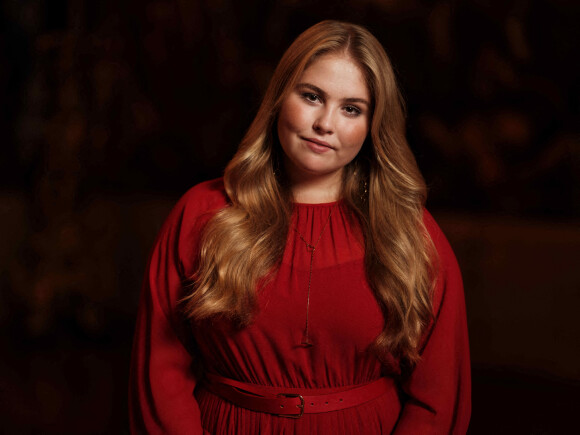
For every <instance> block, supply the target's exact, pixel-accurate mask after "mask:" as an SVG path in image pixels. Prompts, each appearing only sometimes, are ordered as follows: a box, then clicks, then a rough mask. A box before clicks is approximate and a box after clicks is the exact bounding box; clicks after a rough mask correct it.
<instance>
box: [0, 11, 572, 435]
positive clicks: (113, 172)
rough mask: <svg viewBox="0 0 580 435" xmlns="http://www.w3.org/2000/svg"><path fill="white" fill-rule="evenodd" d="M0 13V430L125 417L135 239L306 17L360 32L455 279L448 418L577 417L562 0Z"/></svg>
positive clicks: (214, 169) (262, 80)
mask: <svg viewBox="0 0 580 435" xmlns="http://www.w3.org/2000/svg"><path fill="white" fill-rule="evenodd" d="M0 8H1V9H0V26H1V27H0V111H1V114H0V328H1V329H0V330H1V331H2V332H1V334H0V349H1V350H0V355H1V356H0V433H7V434H12V433H15V434H16V433H18V434H24V433H30V434H33V433H43V434H51V433H125V432H127V431H128V425H127V416H126V415H127V403H126V401H127V393H126V390H127V375H128V366H129V357H130V348H131V341H132V334H133V328H134V326H133V323H134V317H135V312H136V307H137V303H138V297H139V289H140V282H141V277H142V273H143V270H144V267H145V263H146V259H147V255H148V252H149V250H150V248H151V245H152V243H153V239H154V237H155V234H156V231H157V230H158V228H159V226H160V224H161V222H162V221H163V219H164V217H165V216H166V214H167V213H168V211H169V210H170V208H171V206H172V205H173V204H174V203H175V201H176V199H177V198H178V197H179V196H180V195H181V194H182V193H183V192H184V191H185V190H186V189H187V188H189V187H190V186H192V185H193V184H195V183H197V182H199V181H202V180H205V179H208V178H213V177H216V176H219V175H220V174H221V172H222V170H223V168H224V165H225V163H226V162H227V161H228V160H229V159H230V157H231V156H232V154H233V152H234V150H235V148H236V146H237V143H238V142H239V140H240V139H241V137H242V135H243V134H244V131H245V129H246V128H247V126H248V125H249V123H250V121H251V119H252V118H253V116H254V114H255V112H256V110H257V108H258V105H259V102H260V99H261V96H262V93H263V91H264V90H265V87H266V85H267V82H268V80H269V78H270V76H271V74H272V72H273V69H274V67H275V65H276V62H277V61H278V59H279V58H280V56H281V55H282V53H283V51H284V50H285V49H286V48H287V46H288V45H289V44H290V42H291V41H292V40H293V39H294V38H295V37H296V36H297V35H298V34H299V33H300V32H301V31H303V30H304V29H306V28H307V27H308V26H310V25H312V24H314V23H316V22H318V21H320V20H322V19H326V18H338V19H346V20H350V21H353V22H356V23H360V24H363V25H365V26H367V27H368V28H369V29H370V30H371V31H372V32H373V33H374V34H375V35H376V36H377V37H378V38H379V40H380V41H381V42H382V43H383V44H384V46H385V48H386V50H387V52H388V53H389V54H390V56H391V58H392V60H393V62H394V64H395V66H396V69H397V73H398V75H399V79H400V83H401V86H402V89H403V92H404V94H405V96H406V99H407V101H408V112H409V117H408V134H409V140H410V144H411V147H412V149H413V151H414V152H415V155H416V156H417V159H418V162H419V165H420V167H421V169H422V171H423V173H424V175H425V177H426V179H427V182H428V184H429V187H430V198H429V201H428V207H429V208H430V209H431V211H432V212H433V214H434V215H435V217H436V219H437V220H438V221H439V223H440V225H441V226H442V227H443V229H444V231H445V232H446V234H447V235H448V238H449V239H450V241H451V244H452V246H453V247H454V249H455V251H456V254H457V257H458V260H459V263H460V265H461V267H462V271H463V274H464V281H465V289H466V301H467V308H468V317H469V327H470V339H471V352H472V360H473V405H474V409H473V417H472V423H471V428H470V433H473V434H488V433H506V434H551V433H554V434H556V433H568V432H574V431H575V429H574V428H577V427H578V424H577V423H576V420H575V419H574V417H575V414H576V413H577V412H578V409H580V400H579V398H578V397H579V393H580V388H579V387H580V345H579V343H580V328H579V326H578V322H577V318H578V311H579V307H580V278H579V273H578V262H579V261H578V260H579V258H580V255H579V254H580V225H579V224H580V219H579V218H580V175H579V174H580V171H579V169H580V165H579V163H580V147H579V143H580V132H579V129H580V128H579V126H580V122H579V121H580V119H579V118H580V111H579V94H580V92H579V91H580V89H579V87H580V85H579V78H580V63H579V62H578V61H577V57H578V53H579V52H580V38H579V37H580V34H579V33H580V32H579V30H578V29H579V28H580V26H578V25H577V23H578V19H579V18H580V13H579V12H580V6H579V4H578V2H574V1H564V0H558V1H540V0H508V1H498V0H487V1H486V0H468V1H453V0H448V1H444V0H433V1H419V0H404V1H403V0H390V1H378V0H375V1H373V0H366V1H348V2H347V1H341V0H336V1H310V2H300V1H297V0H283V1H277V2H268V1H244V2H241V1H234V0H213V1H209V0H199V1H193V0H165V1H162V0H156V1H151V0H148V1H137V0H129V1H125V2H117V1H112V0H105V1H98V2H97V1H86V0H53V1H48V0H45V1H42V0H5V1H4V2H3V3H2V6H1V7H0ZM434 375H436V374H434ZM576 430H577V429H576Z"/></svg>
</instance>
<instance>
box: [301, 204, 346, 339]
mask: <svg viewBox="0 0 580 435" xmlns="http://www.w3.org/2000/svg"><path fill="white" fill-rule="evenodd" d="M337 205H338V202H337V203H336V204H334V205H333V206H332V209H331V210H330V213H329V214H328V219H326V223H325V224H324V226H323V227H322V230H321V231H320V234H319V235H318V239H316V242H315V243H314V244H312V243H310V242H309V241H308V240H306V238H305V237H304V236H303V235H302V233H301V232H300V231H298V228H296V226H294V231H296V233H297V234H298V236H300V240H302V241H303V242H304V244H305V245H306V250H307V251H308V252H309V253H310V269H309V272H308V291H307V293H306V295H307V296H306V324H305V325H304V334H303V336H302V342H301V343H300V344H301V345H302V346H304V347H311V346H313V345H314V344H313V343H312V342H311V341H310V338H309V336H308V316H309V313H310V287H311V284H312V265H313V264H314V253H315V252H316V247H317V246H318V243H319V242H320V239H321V238H322V234H324V230H326V227H327V226H328V223H329V222H330V217H331V216H332V212H333V211H334V209H335V208H336V206H337Z"/></svg>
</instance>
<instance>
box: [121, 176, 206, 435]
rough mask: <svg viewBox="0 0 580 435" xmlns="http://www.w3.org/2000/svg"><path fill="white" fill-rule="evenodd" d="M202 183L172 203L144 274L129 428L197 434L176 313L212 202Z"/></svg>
mask: <svg viewBox="0 0 580 435" xmlns="http://www.w3.org/2000/svg"><path fill="white" fill-rule="evenodd" d="M206 190H207V183H206V184H204V185H198V186H196V187H194V188H193V189H192V190H190V191H189V192H188V193H187V194H186V195H185V196H184V197H183V198H182V199H181V200H180V201H179V203H178V204H177V205H176V206H175V208H174V209H173V211H172V212H171V214H170V215H169V217H168V218H167V220H166V222H165V223H164V225H163V227H162V229H161V232H160V234H159V236H158V238H157V241H156V243H155V247H154V249H153V252H152V254H151V260H150V262H149V266H148V268H147V272H146V274H145V281H144V284H143V290H142V293H141V300H140V304H139V310H138V314H137V325H136V330H135V338H134V342H133V353H132V358H131V373H130V384H129V414H130V426H131V433H139V434H144V433H147V434H161V433H164V434H203V430H202V427H201V420H200V410H199V406H198V404H197V402H196V400H195V397H194V395H193V390H194V388H195V385H196V379H195V376H194V374H193V371H192V367H191V365H192V363H193V358H192V352H191V351H192V349H193V345H194V344H193V339H192V338H191V334H190V333H188V327H187V326H186V323H185V321H184V319H183V316H182V315H181V313H180V310H179V307H178V301H179V300H180V299H181V298H182V297H183V293H182V292H183V287H182V284H183V281H184V279H185V278H187V277H188V276H189V275H190V274H191V270H190V269H191V267H192V266H191V265H192V264H193V263H194V258H195V256H196V253H197V241H198V240H199V234H198V233H199V228H201V227H200V221H207V218H206V216H205V215H206V214H207V213H205V211H204V210H208V209H210V208H211V207H212V205H213V204H212V203H213V202H214V201H212V197H215V195H209V194H208V193H207V192H206Z"/></svg>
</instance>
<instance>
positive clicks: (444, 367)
mask: <svg viewBox="0 0 580 435" xmlns="http://www.w3.org/2000/svg"><path fill="white" fill-rule="evenodd" d="M425 224H426V226H427V229H428V231H429V233H430V234H431V237H432V239H433V242H434V243H435V247H436V249H437V252H438V253H439V262H440V265H439V267H440V269H439V277H438V282H437V287H436V291H435V295H434V301H433V308H434V316H435V318H434V321H433V325H432V327H431V329H430V330H429V331H428V335H427V336H426V338H425V342H424V348H423V351H422V354H421V356H422V357H421V361H420V362H419V363H418V364H417V366H416V367H415V369H414V370H413V372H412V373H411V375H410V377H409V378H408V379H407V380H406V381H405V383H404V384H403V386H402V387H403V390H404V392H405V394H406V395H407V396H408V400H407V401H406V402H405V405H404V408H403V410H402V412H401V417H400V419H399V422H398V423H397V427H396V430H395V434H461V435H463V434H465V433H466V432H467V427H468V425H469V418H470V415H471V369H470V362H469V343H468V336H467V320H466V314H465V300H464V294H463V283H462V280H461V273H460V271H459V266H458V265H457V260H456V259H455V255H454V254H453V251H452V250H451V246H450V245H449V243H448V241H447V239H446V238H445V236H444V235H443V233H442V232H441V230H440V229H439V227H438V226H437V224H436V223H435V221H434V220H433V218H432V217H431V215H429V214H428V213H427V212H425Z"/></svg>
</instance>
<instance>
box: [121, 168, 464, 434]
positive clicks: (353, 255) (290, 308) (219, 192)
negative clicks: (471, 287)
mask: <svg viewBox="0 0 580 435" xmlns="http://www.w3.org/2000/svg"><path fill="white" fill-rule="evenodd" d="M225 206H227V199H226V196H225V193H224V190H223V184H222V181H221V180H219V179H218V180H213V181H209V182H205V183H202V184H199V185H197V186H195V187H194V188H192V189H191V190H190V191H189V192H188V193H186V194H185V195H184V197H183V198H182V199H181V200H180V201H179V203H178V204H177V205H176V206H175V208H174V209H173V211H172V212H171V214H170V216H169V217H168V219H167V220H166V222H165V224H164V226H163V228H162V230H161V232H160V234H159V236H158V239H157V242H156V244H155V247H154V250H153V253H152V256H151V261H150V265H149V268H148V272H147V274H146V278H145V283H144V286H143V293H142V296H141V302H140V307H139V314H138V319H137V327H136V332H135V340H134V346H133V357H132V364H131V377H130V391H129V394H130V415H131V420H130V421H131V430H132V432H133V433H152V434H155V433H170V434H202V433H219V434H222V433H232V434H234V433H235V434H254V433H264V434H267V433H275V434H278V433H296V434H298V433H300V434H303V433H319V434H327V433H328V434H333V435H336V434H342V433H344V434H357V433H360V434H369V433H386V434H388V433H393V432H394V433H397V434H418V433H421V434H429V433H433V434H447V433H453V434H464V433H465V432H466V430H467V425H468V423H469V416H470V405H471V400H470V394H471V391H470V389H471V386H470V366H469V350H468V342H467V328H466V318H465V304H464V296H463V286H462V282H461V275H460V272H459V268H458V266H457V262H456V260H455V256H454V255H453V252H452V250H451V248H450V246H449V244H448V242H447V240H446V239H445V236H444V235H443V234H442V232H441V230H440V229H439V227H438V226H437V224H436V223H435V221H434V220H433V218H432V217H431V216H430V215H429V214H428V213H427V212H426V213H425V223H426V226H427V229H428V231H429V233H430V234H431V237H432V238H433V240H434V242H435V246H436V248H437V251H438V253H439V256H440V263H441V264H440V276H439V277H438V285H437V289H436V293H435V301H434V308H435V320H434V323H433V325H432V328H431V330H430V331H429V334H428V335H427V337H428V338H427V340H426V343H425V346H424V350H423V353H422V360H421V362H420V363H419V364H418V365H417V367H416V368H415V370H414V371H413V373H412V374H411V376H410V377H409V378H408V379H406V380H405V381H404V382H403V383H401V382H400V380H399V379H398V377H397V373H396V372H397V369H396V368H393V367H391V368H386V367H383V366H381V364H380V363H379V361H378V360H377V358H376V357H375V356H374V355H373V354H372V353H371V352H369V351H368V350H367V348H368V345H369V344H370V343H372V342H373V341H374V339H375V337H376V336H377V334H378V333H379V332H380V331H381V329H382V326H383V319H382V315H381V312H380V309H379V307H378V305H377V303H376V301H375V299H374V296H373V294H372V292H371V290H370V288H369V286H368V284H367V282H366V279H365V273H364V258H363V257H364V249H363V244H362V236H361V234H360V230H359V229H358V227H357V226H356V225H353V222H352V219H350V218H349V213H348V210H347V208H346V207H345V206H344V204H342V203H340V202H339V203H338V206H337V207H336V208H335V210H334V211H333V213H332V216H331V218H330V221H329V223H328V226H327V228H326V229H325V231H324V233H323V235H322V237H321V239H320V242H319V245H318V246H317V249H316V253H315V257H314V262H313V271H312V282H311V294H310V315H309V334H310V339H311V341H312V342H313V343H314V346H312V347H310V348H305V347H303V346H301V345H300V343H301V340H302V334H303V331H304V325H305V319H306V304H307V288H308V275H309V267H310V253H309V252H308V250H307V249H306V247H305V244H304V242H303V241H302V240H300V237H299V236H298V234H297V232H296V231H294V228H296V229H297V230H298V231H299V232H300V233H301V234H302V235H303V236H304V237H305V239H306V240H310V241H315V240H317V238H318V236H319V234H320V231H321V230H322V228H323V227H324V225H325V223H326V222H327V220H328V216H329V213H330V211H331V209H332V208H333V207H334V206H335V203H330V204H312V205H309V204H295V206H294V212H293V217H292V225H293V227H292V229H291V231H289V234H288V241H287V244H286V248H285V252H284V256H283V259H282V264H281V266H280V268H279V270H278V272H277V273H276V275H275V277H274V279H273V280H271V281H270V282H269V283H268V284H267V285H265V287H264V288H263V289H261V291H260V293H259V295H258V311H257V314H256V317H255V319H254V321H253V322H252V324H251V325H250V326H249V327H247V328H244V329H241V330H238V329H236V328H234V327H233V326H232V325H230V324H228V323H227V322H225V321H217V320H212V321H204V322H201V323H200V324H198V325H197V326H196V327H193V326H192V324H190V323H188V322H185V321H184V319H183V316H182V314H181V310H180V306H179V304H178V301H179V300H180V299H181V298H182V297H183V296H184V294H185V290H184V287H183V283H184V282H185V281H186V280H187V279H188V278H189V277H191V275H192V274H193V272H194V271H195V265H196V262H197V252H198V247H199V238H200V234H201V232H202V230H203V226H204V224H205V223H206V222H207V220H208V219H209V218H211V216H212V215H213V214H214V213H215V212H216V211H217V210H219V209H221V208H223V207H225ZM197 362H199V363H201V364H202V365H203V366H204V367H205V368H206V369H207V370H209V371H211V372H213V373H216V374H219V375H221V376H224V377H227V378H231V379H236V380H239V381H241V382H246V383H254V384H258V385H266V386H275V387H286V388H312V389H332V388H339V387H345V386H349V385H359V384H364V383H368V382H370V381H373V380H375V379H377V378H379V377H381V376H384V375H386V376H393V377H395V378H396V380H397V382H396V383H394V384H393V385H394V387H393V391H391V392H389V393H387V394H385V395H383V396H381V397H379V398H377V399H375V400H373V401H371V402H368V403H365V404H363V405H360V406H357V407H354V408H348V409H344V410H339V411H334V412H327V413H321V414H309V415H304V416H303V417H302V418H300V419H298V420H294V419H288V418H283V417H276V416H272V415H269V414H265V413H258V412H254V411H250V410H246V409H243V408H239V407H236V406H234V405H232V404H230V403H228V402H227V401H225V400H223V399H221V398H219V397H217V396H215V395H213V394H212V393H210V392H208V391H206V390H205V389H203V388H202V387H200V385H201V383H198V382H197V379H196V377H195V376H194V374H193V373H194V370H193V369H192V364H193V363H197ZM396 385H398V387H397V386H396ZM196 386H197V387H198V388H196Z"/></svg>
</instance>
